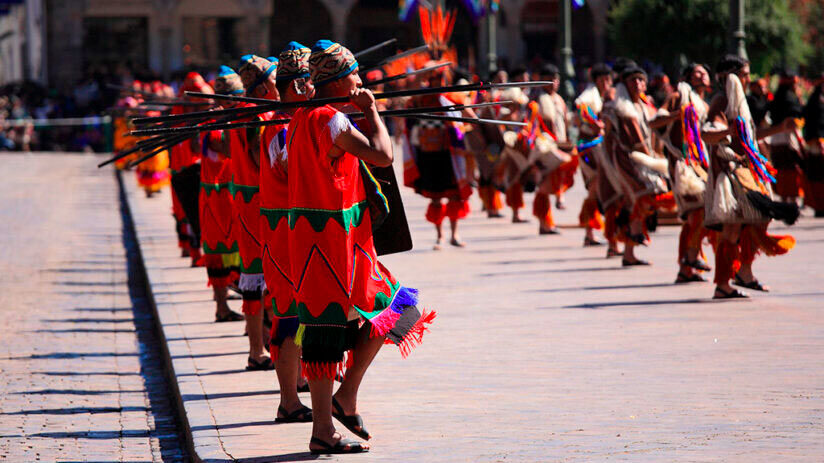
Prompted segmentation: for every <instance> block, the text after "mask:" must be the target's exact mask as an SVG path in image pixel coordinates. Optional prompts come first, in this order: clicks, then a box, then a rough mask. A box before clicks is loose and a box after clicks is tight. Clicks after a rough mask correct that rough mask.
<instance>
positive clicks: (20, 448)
mask: <svg viewBox="0 0 824 463" xmlns="http://www.w3.org/2000/svg"><path fill="white" fill-rule="evenodd" d="M98 162H100V159H99V158H98V157H96V156H89V155H77V154H69V153H50V154H21V153H15V154H10V153H4V154H2V155H0V163H2V166H3V167H2V169H3V173H4V179H3V181H2V182H0V199H2V201H0V317H2V325H3V328H2V331H0V462H10V463H22V462H33V461H44V462H55V461H60V462H68V461H98V462H114V461H117V462H160V461H164V462H182V461H186V460H185V454H184V453H183V447H182V445H181V442H179V441H178V436H177V434H176V432H175V423H174V420H172V417H173V416H172V415H171V414H169V412H168V410H169V402H168V399H167V397H168V395H167V393H166V390H165V389H166V386H165V383H163V381H162V376H161V374H160V372H159V371H157V370H156V369H155V368H154V367H153V366H152V365H151V363H152V362H154V363H155V364H157V363H158V362H159V361H160V360H159V358H154V357H153V355H154V354H153V351H152V350H151V347H152V346H150V345H149V344H151V342H152V339H151V336H152V335H151V330H150V329H149V327H151V313H150V312H148V309H146V307H145V305H144V306H141V305H140V303H139V300H137V298H138V296H137V295H136V294H133V293H132V292H131V291H130V286H129V278H130V276H131V275H130V274H129V269H128V266H127V251H126V249H124V229H123V220H122V216H121V209H120V198H119V187H118V185H117V180H116V178H115V176H114V175H113V174H112V172H111V171H110V170H99V169H97V168H96V167H95V166H96V164H97V163H98ZM141 309H142V311H141ZM142 360H143V361H146V362H148V363H149V364H150V365H145V368H144V365H143V363H142Z"/></svg>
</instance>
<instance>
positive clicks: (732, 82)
mask: <svg viewBox="0 0 824 463" xmlns="http://www.w3.org/2000/svg"><path fill="white" fill-rule="evenodd" d="M726 91H727V110H726V113H727V119H729V120H730V123H732V122H733V121H734V120H735V118H737V117H739V116H741V118H742V119H744V121H745V122H746V123H747V125H749V126H750V131H751V132H752V133H753V135H755V124H754V123H753V120H752V114H751V113H750V105H748V104H747V95H746V94H745V93H744V86H743V85H741V80H740V79H739V78H738V76H737V75H735V74H733V73H730V74H729V75H728V76H727V84H726Z"/></svg>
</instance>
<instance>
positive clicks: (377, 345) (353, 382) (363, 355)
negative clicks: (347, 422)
mask: <svg viewBox="0 0 824 463" xmlns="http://www.w3.org/2000/svg"><path fill="white" fill-rule="evenodd" d="M371 330H372V326H371V325H369V324H366V325H364V326H362V327H361V329H360V332H359V333H358V341H357V343H356V344H355V349H354V352H353V355H354V359H353V360H354V362H353V363H352V366H351V367H350V368H348V369H347V370H346V379H344V380H343V383H341V385H340V387H339V388H338V391H337V392H336V393H335V399H337V401H338V403H339V404H340V405H341V407H342V408H343V413H344V414H346V415H354V414H356V413H358V390H359V389H360V385H361V382H362V381H363V377H364V375H365V374H366V370H367V369H368V368H369V365H371V364H372V361H373V360H374V359H375V356H376V355H377V354H378V351H379V350H380V349H381V347H382V346H383V341H384V339H385V338H384V337H383V336H376V337H372V336H371ZM309 387H310V388H311V387H312V386H311V382H310V386H309Z"/></svg>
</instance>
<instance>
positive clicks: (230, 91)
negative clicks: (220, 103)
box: [215, 66, 243, 95]
mask: <svg viewBox="0 0 824 463" xmlns="http://www.w3.org/2000/svg"><path fill="white" fill-rule="evenodd" d="M215 93H219V94H221V95H240V94H241V93H243V82H241V81H240V76H239V75H237V73H236V72H235V71H234V70H233V69H232V68H230V67H229V66H221V67H220V71H219V72H218V75H217V77H216V78H215Z"/></svg>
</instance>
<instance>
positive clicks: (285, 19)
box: [269, 0, 333, 54]
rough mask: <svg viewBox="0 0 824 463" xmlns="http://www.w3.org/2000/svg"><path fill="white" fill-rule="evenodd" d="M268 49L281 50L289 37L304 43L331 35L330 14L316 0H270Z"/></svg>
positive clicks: (310, 42) (311, 42) (307, 44)
mask: <svg viewBox="0 0 824 463" xmlns="http://www.w3.org/2000/svg"><path fill="white" fill-rule="evenodd" d="M273 1H274V5H273V8H272V23H271V27H270V31H271V33H270V35H269V37H270V40H269V43H270V46H271V47H272V49H271V50H269V52H270V53H272V54H275V53H280V51H281V50H283V48H284V47H285V46H286V44H287V43H289V42H290V41H292V40H296V41H298V42H300V43H302V44H304V45H306V46H307V47H311V46H312V44H313V43H315V42H316V41H318V40H320V39H332V38H333V37H332V35H333V31H332V17H331V16H330V15H329V11H328V10H327V9H326V6H324V5H323V3H321V2H319V1H318V0H300V1H295V0H273Z"/></svg>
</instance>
